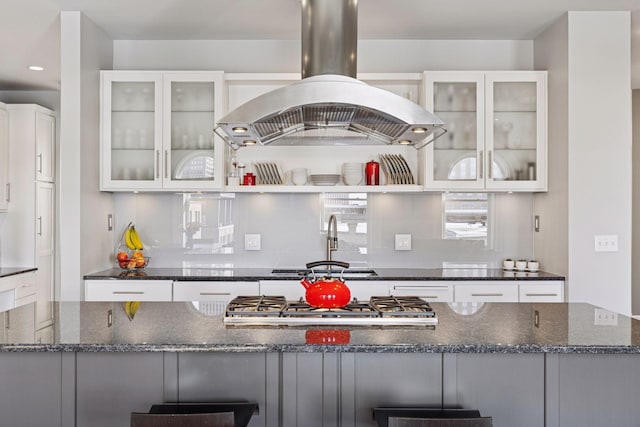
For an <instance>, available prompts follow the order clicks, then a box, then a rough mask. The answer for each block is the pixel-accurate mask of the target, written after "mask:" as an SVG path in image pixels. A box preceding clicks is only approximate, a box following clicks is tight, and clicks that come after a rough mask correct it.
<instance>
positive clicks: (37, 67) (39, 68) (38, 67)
mask: <svg viewBox="0 0 640 427" xmlns="http://www.w3.org/2000/svg"><path fill="white" fill-rule="evenodd" d="M29 69H30V70H31V71H44V67H41V66H39V65H29Z"/></svg>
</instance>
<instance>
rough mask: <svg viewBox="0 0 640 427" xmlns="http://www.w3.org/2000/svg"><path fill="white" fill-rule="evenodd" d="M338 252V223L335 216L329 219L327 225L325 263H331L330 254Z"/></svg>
mask: <svg viewBox="0 0 640 427" xmlns="http://www.w3.org/2000/svg"><path fill="white" fill-rule="evenodd" d="M337 250H338V221H337V220H336V216H335V215H331V216H330V217H329V223H328V224H327V258H326V261H331V252H333V251H337Z"/></svg>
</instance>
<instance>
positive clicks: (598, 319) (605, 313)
mask: <svg viewBox="0 0 640 427" xmlns="http://www.w3.org/2000/svg"><path fill="white" fill-rule="evenodd" d="M593 324H594V325H600V326H616V325H617V324H618V314H617V313H614V312H612V311H609V310H605V309H604V308H596V309H595V319H594V320H593Z"/></svg>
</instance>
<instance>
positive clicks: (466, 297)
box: [455, 284, 518, 302]
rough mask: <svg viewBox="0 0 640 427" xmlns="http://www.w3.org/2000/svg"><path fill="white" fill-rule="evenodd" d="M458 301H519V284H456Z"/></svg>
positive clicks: (456, 298)
mask: <svg viewBox="0 0 640 427" xmlns="http://www.w3.org/2000/svg"><path fill="white" fill-rule="evenodd" d="M455 300H456V301H457V302H518V286H517V285H511V284H505V285H456V289H455Z"/></svg>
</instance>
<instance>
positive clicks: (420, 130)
mask: <svg viewBox="0 0 640 427" xmlns="http://www.w3.org/2000/svg"><path fill="white" fill-rule="evenodd" d="M411 131H412V132H413V133H425V132H426V131H427V130H426V129H425V128H413V129H411Z"/></svg>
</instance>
